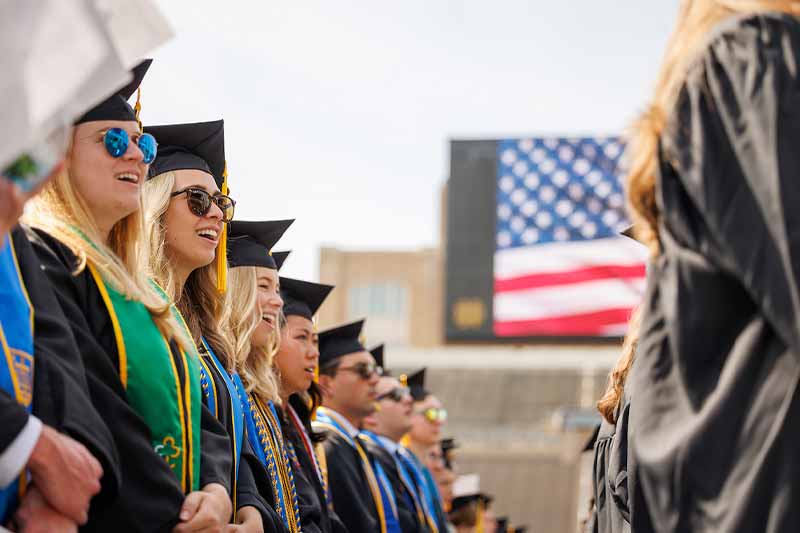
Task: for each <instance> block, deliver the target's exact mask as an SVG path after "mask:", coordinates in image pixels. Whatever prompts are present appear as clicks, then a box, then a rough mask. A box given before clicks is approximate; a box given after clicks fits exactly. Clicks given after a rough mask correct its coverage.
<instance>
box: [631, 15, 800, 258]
mask: <svg viewBox="0 0 800 533" xmlns="http://www.w3.org/2000/svg"><path fill="white" fill-rule="evenodd" d="M768 11H778V12H783V13H788V14H794V15H796V14H798V13H800V0H684V1H683V3H682V4H681V8H680V11H679V14H678V23H677V26H676V27H675V30H674V31H673V34H672V36H671V38H670V40H669V42H668V44H667V49H666V54H665V56H664V59H663V62H662V64H661V69H660V71H659V75H658V78H657V82H656V90H655V95H654V96H653V99H652V100H651V102H650V104H649V106H648V107H647V109H646V110H645V111H644V113H642V114H641V115H640V117H639V118H638V120H637V121H636V122H635V123H634V124H633V127H632V130H631V134H630V139H631V142H630V145H631V146H630V149H629V151H628V157H629V165H630V166H629V172H628V176H627V189H628V202H629V204H630V208H631V209H630V211H631V215H632V216H633V219H634V222H635V233H636V237H637V238H638V239H639V240H641V241H642V242H644V243H645V244H647V245H648V247H649V248H650V252H651V254H652V255H658V253H659V252H660V250H659V244H658V238H657V235H658V219H659V213H658V206H657V205H656V192H655V184H656V171H657V166H658V142H659V139H660V138H661V136H662V134H663V133H664V132H665V129H666V127H667V125H668V120H667V118H668V117H669V116H670V114H671V112H672V110H673V107H674V106H675V104H676V102H677V99H678V94H679V92H680V90H681V87H682V86H683V83H684V81H685V80H686V75H687V72H688V70H689V67H690V66H691V64H692V63H693V62H694V61H695V60H696V58H697V57H698V56H699V54H700V53H701V51H702V50H703V48H704V47H705V46H706V44H707V40H708V37H709V33H710V32H711V30H712V29H713V28H714V27H715V26H717V25H718V24H719V23H720V22H722V21H724V20H726V19H728V18H730V17H732V16H734V15H737V14H748V13H760V12H768Z"/></svg>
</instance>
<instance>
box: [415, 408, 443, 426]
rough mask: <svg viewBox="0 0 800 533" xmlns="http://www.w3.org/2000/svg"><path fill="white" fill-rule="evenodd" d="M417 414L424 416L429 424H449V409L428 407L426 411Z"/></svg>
mask: <svg viewBox="0 0 800 533" xmlns="http://www.w3.org/2000/svg"><path fill="white" fill-rule="evenodd" d="M417 414H420V415H422V416H424V417H425V420H427V421H428V422H432V423H433V422H441V423H445V422H447V409H444V408H442V407H428V408H427V409H425V410H424V411H417Z"/></svg>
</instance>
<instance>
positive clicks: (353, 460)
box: [314, 320, 387, 533]
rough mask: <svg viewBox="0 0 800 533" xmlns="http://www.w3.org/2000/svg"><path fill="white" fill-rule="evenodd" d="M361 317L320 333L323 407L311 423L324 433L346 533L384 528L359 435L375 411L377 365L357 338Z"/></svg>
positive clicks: (329, 475) (326, 471) (327, 466)
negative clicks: (360, 429)
mask: <svg viewBox="0 0 800 533" xmlns="http://www.w3.org/2000/svg"><path fill="white" fill-rule="evenodd" d="M363 323H364V321H363V320H360V321H357V322H353V323H350V324H345V325H343V326H339V327H335V328H331V329H328V330H325V331H322V332H320V334H319V351H320V356H319V373H320V375H319V383H320V386H321V388H322V391H323V407H320V408H319V409H318V410H317V418H316V421H315V423H314V428H316V429H320V430H325V431H327V432H328V435H327V438H326V439H325V442H324V443H323V448H324V452H325V453H324V454H320V461H321V462H322V463H323V464H322V465H321V468H322V471H323V475H324V476H325V480H326V483H327V486H328V490H329V492H330V497H331V499H332V500H333V509H334V510H335V511H336V514H337V515H338V516H339V518H340V519H341V520H342V522H343V523H344V525H345V527H347V529H348V530H349V531H351V532H356V531H370V532H372V531H374V532H376V533H377V532H381V533H385V532H386V527H387V526H386V515H385V510H384V508H383V502H382V498H381V492H380V486H379V484H378V483H379V482H378V478H377V476H376V472H375V470H374V469H373V466H372V463H371V458H370V455H369V454H368V452H367V450H366V449H365V447H364V445H363V444H362V443H361V440H360V439H359V438H358V434H359V428H360V426H361V423H362V421H363V419H364V418H365V417H367V416H369V415H370V414H372V413H373V411H374V410H375V398H376V397H377V395H376V393H375V386H376V385H377V383H378V379H379V372H380V367H378V366H377V365H376V364H375V359H374V358H373V357H372V354H370V353H369V352H368V351H367V350H366V349H365V348H364V346H363V345H362V344H361V342H360V341H359V336H360V335H361V328H362V326H363Z"/></svg>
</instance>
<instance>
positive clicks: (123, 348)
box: [87, 264, 202, 494]
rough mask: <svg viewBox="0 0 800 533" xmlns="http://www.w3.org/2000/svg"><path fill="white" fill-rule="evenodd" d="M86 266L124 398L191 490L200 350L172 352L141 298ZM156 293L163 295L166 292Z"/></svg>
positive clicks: (195, 478)
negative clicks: (110, 332) (109, 330)
mask: <svg viewBox="0 0 800 533" xmlns="http://www.w3.org/2000/svg"><path fill="white" fill-rule="evenodd" d="M87 268H88V269H89V272H90V273H91V275H92V277H93V278H94V281H95V283H96V284H97V288H98V290H99V291H100V295H101V296H102V298H103V303H105V306H106V309H107V310H108V315H109V317H110V318H111V324H112V326H113V328H114V337H115V339H116V343H117V353H118V357H119V377H120V380H121V381H122V385H123V387H125V391H126V393H127V397H128V403H129V404H130V405H131V406H132V407H133V409H134V410H135V411H136V412H137V413H138V414H139V416H141V417H142V418H143V419H144V421H145V423H146V424H147V427H148V428H150V434H151V438H152V441H151V442H152V445H153V449H154V451H155V452H156V453H157V454H158V455H160V456H161V457H162V458H163V459H164V460H165V461H166V462H167V464H168V465H169V467H170V469H171V470H172V472H173V473H174V474H175V477H177V478H178V481H180V483H181V488H182V489H183V491H184V493H187V494H188V493H189V492H192V491H196V490H198V489H199V488H200V411H201V409H202V403H201V402H202V398H201V392H200V363H199V356H198V355H197V352H196V351H194V350H192V352H191V353H188V354H187V353H186V352H185V351H184V350H181V349H180V348H178V351H179V353H178V354H177V355H179V357H173V353H172V349H171V348H170V344H169V342H168V341H167V339H165V338H164V336H163V335H162V334H161V332H160V331H159V330H158V328H157V327H156V324H155V323H154V322H153V319H152V317H151V316H150V311H148V310H147V308H146V307H145V306H144V304H142V303H141V302H138V301H134V300H129V299H128V298H126V297H125V296H124V295H122V294H121V293H120V292H118V291H117V290H116V289H114V288H113V287H111V286H110V285H109V284H107V283H106V282H105V281H104V280H103V278H102V276H100V274H99V273H98V272H97V269H96V268H95V267H94V266H93V265H92V264H87ZM154 286H155V284H154ZM156 288H158V287H157V286H156ZM161 294H162V296H163V297H164V298H165V301H166V299H167V296H166V294H164V293H163V291H162V292H161ZM173 309H174V307H173ZM189 338H191V337H189ZM177 365H181V371H182V372H180V373H179V372H178V367H177ZM181 376H182V377H183V379H181Z"/></svg>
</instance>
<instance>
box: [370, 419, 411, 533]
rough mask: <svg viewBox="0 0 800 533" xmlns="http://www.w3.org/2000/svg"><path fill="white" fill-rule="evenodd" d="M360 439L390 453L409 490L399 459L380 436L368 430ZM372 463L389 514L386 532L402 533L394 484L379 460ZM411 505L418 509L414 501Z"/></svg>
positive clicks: (387, 514) (384, 506)
mask: <svg viewBox="0 0 800 533" xmlns="http://www.w3.org/2000/svg"><path fill="white" fill-rule="evenodd" d="M359 438H361V439H365V440H367V441H369V442H372V443H374V444H375V445H376V446H380V447H381V448H383V449H384V450H386V451H387V452H388V453H389V455H391V456H392V459H394V463H395V465H396V466H397V470H398V472H399V473H400V479H401V480H402V482H403V483H404V484H405V485H406V488H409V487H408V484H407V483H406V480H405V479H403V473H402V472H400V465H399V464H398V463H397V458H396V457H394V454H392V452H391V451H389V450H387V449H386V447H385V446H384V445H383V443H382V442H381V440H380V438H378V436H377V435H376V434H375V433H373V432H371V431H368V430H366V429H362V430H361V434H360V435H359ZM371 463H372V468H374V469H375V476H376V477H377V478H378V482H379V483H380V488H381V498H382V499H383V508H384V509H387V512H386V531H387V532H388V531H395V532H397V533H402V531H401V529H400V516H399V514H398V512H397V498H396V494H395V492H394V488H393V487H392V484H391V482H390V481H389V478H388V476H387V475H386V472H385V471H384V469H383V466H382V465H381V463H380V461H378V459H377V458H372V461H371ZM412 487H413V485H412ZM412 494H413V492H412ZM409 503H410V504H411V508H412V509H416V508H417V507H416V505H415V503H414V502H413V501H411V502H409Z"/></svg>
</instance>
